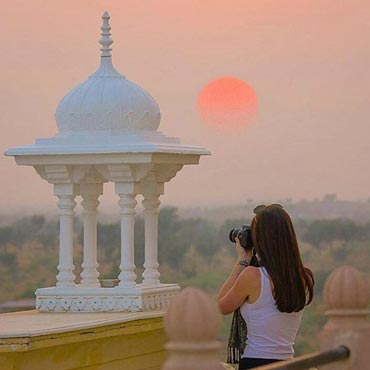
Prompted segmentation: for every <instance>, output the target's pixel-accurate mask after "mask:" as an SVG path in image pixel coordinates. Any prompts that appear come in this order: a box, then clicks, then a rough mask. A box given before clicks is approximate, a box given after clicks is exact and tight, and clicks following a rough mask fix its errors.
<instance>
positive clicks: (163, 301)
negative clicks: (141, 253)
mask: <svg viewBox="0 0 370 370" xmlns="http://www.w3.org/2000/svg"><path fill="white" fill-rule="evenodd" d="M179 291H180V286H179V285H177V284H158V285H154V286H147V285H143V284H137V285H136V286H134V287H127V288H126V287H125V288H121V287H114V288H85V287H81V286H79V285H77V286H76V287H71V288H60V287H51V288H41V289H37V290H36V309H37V310H39V311H40V312H138V311H155V310H165V309H166V308H167V307H168V306H169V303H170V301H171V298H172V297H173V296H175V295H176V294H178V293H179Z"/></svg>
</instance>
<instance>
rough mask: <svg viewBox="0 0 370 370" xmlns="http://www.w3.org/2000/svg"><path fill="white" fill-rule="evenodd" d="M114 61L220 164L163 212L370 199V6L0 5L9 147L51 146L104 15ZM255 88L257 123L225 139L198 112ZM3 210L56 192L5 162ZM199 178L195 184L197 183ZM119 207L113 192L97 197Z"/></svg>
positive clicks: (190, 1)
mask: <svg viewBox="0 0 370 370" xmlns="http://www.w3.org/2000/svg"><path fill="white" fill-rule="evenodd" d="M104 10H108V11H109V12H110V15H111V26H112V38H113V40H114V44H113V45H112V47H113V63H114V65H115V66H116V68H117V69H118V70H119V71H120V72H121V73H122V74H124V75H125V76H126V77H127V78H128V79H130V80H131V81H133V82H136V83H138V84H139V85H141V86H142V87H144V88H145V89H146V90H148V91H149V92H150V93H151V94H152V95H153V96H154V97H155V99H156V100H157V102H158V104H159V106H160V108H161V111H162V121H161V125H160V131H162V132H163V133H165V134H166V135H170V136H177V137H180V138H181V139H182V141H183V142H184V143H188V144H198V145H201V146H205V147H207V148H208V149H210V150H211V151H212V153H213V155H212V156H211V157H209V158H204V159H203V160H201V163H200V165H199V166H189V167H186V168H185V169H183V170H182V171H181V172H180V173H179V174H178V175H177V177H176V178H175V179H174V180H172V182H171V183H170V184H168V185H167V186H166V193H165V196H164V197H163V198H162V202H163V203H164V204H172V205H179V206H184V205H191V206H194V205H197V204H200V205H202V206H204V205H212V206H213V205H221V204H227V203H230V204H232V203H236V202H238V201H240V202H244V201H245V200H246V199H248V198H252V199H268V200H276V199H284V198H288V197H290V198H293V199H303V198H306V199H311V198H314V197H322V196H323V195H324V194H327V193H336V194H337V195H338V196H339V197H340V198H344V199H364V200H365V199H368V198H369V197H370V171H369V168H368V157H369V150H370V144H369V137H370V135H369V134H370V125H369V122H368V120H369V115H370V104H369V103H370V102H369V96H370V73H369V65H370V47H369V44H370V2H368V1H363V0H352V1H340V0H325V1H324V0H316V1H312V0H310V1H302V0H280V1H264V0H258V1H257V0H254V1H247V0H238V1H225V0H222V1H221V0H218V1H217V0H201V1H200V0H186V1H185V0H176V1H173V0H165V1H161V0H156V1H153V0H145V1H136V2H134V1H119V0H115V1H113V0H111V1H109V0H107V1H101V0H100V1H97V0H75V1H71V0H64V1H59V0H58V1H41V0H33V1H25V0H23V1H19V0H12V1H9V2H7V3H4V4H2V32H1V34H0V41H1V45H2V48H3V53H2V54H3V56H2V58H1V60H0V71H1V72H0V117H1V118H0V125H1V135H0V147H1V150H2V151H4V150H5V149H7V148H9V147H13V146H17V145H23V144H31V143H33V142H34V140H35V138H36V137H49V136H52V135H54V134H55V132H56V125H55V121H54V111H55V108H56V106H57V104H58V102H59V101H60V100H61V98H62V97H63V96H64V95H65V94H66V93H67V92H68V91H69V90H70V89H71V88H72V87H74V86H75V85H76V84H78V83H80V82H82V81H83V80H85V79H86V78H87V77H88V76H89V75H90V74H91V73H92V72H94V71H95V69H96V68H97V66H98V63H99V50H98V49H99V46H98V39H99V37H100V35H99V32H100V23H101V19H100V17H101V14H102V13H103V11H104ZM222 76H234V77H237V78H240V79H242V80H244V81H246V82H247V83H248V84H249V85H251V86H253V88H254V90H255V91H256V94H257V96H258V103H259V112H258V114H257V117H256V119H255V121H254V122H253V124H252V125H250V126H249V127H248V128H247V129H245V130H241V131H240V130H239V131H237V132H231V131H230V132H229V133H226V134H225V132H218V131H217V130H214V129H212V128H210V127H209V126H207V125H204V124H202V122H200V119H199V117H198V114H197V108H196V100H197V96H198V93H199V91H200V90H201V89H202V87H204V86H205V85H206V84H207V83H209V82H210V81H212V80H214V79H215V78H217V77H222ZM0 169H1V173H2V181H1V192H0V210H3V211H6V210H7V209H9V208H11V209H13V208H21V207H23V206H26V207H27V208H28V209H30V208H32V209H35V210H37V209H39V208H40V207H50V206H52V205H53V204H54V202H55V199H54V197H53V195H52V188H51V185H49V184H48V183H46V182H44V181H43V180H41V179H40V178H39V177H38V175H37V174H36V173H35V172H34V170H33V169H32V168H28V167H21V166H16V164H15V162H14V159H13V158H6V157H4V156H2V157H1V160H0ZM194 178H197V180H198V182H197V183H195V182H194ZM102 201H103V203H104V204H105V205H106V206H107V207H111V204H113V202H115V201H116V198H115V196H114V194H113V191H112V187H111V186H107V189H106V196H105V197H103V198H102Z"/></svg>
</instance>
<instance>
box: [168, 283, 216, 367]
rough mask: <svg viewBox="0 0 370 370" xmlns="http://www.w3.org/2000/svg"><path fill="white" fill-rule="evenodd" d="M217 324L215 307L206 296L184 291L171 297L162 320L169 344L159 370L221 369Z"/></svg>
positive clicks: (212, 301) (193, 290) (214, 303)
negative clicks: (164, 359)
mask: <svg viewBox="0 0 370 370" xmlns="http://www.w3.org/2000/svg"><path fill="white" fill-rule="evenodd" d="M205 318H206V320H205ZM219 324H220V314H219V310H218V307H217V304H216V302H215V301H214V300H213V299H212V298H211V297H209V296H208V295H207V294H206V293H203V292H202V291H201V290H199V289H196V288H186V289H184V290H183V291H182V292H181V293H180V294H179V295H177V296H176V297H174V298H173V299H172V300H171V303H170V306H169V308H168V309H167V311H166V316H165V318H164V326H165V330H166V333H167V336H168V338H169V341H168V343H167V344H166V346H165V348H166V350H167V352H168V356H167V360H166V362H165V364H164V366H163V370H177V369H180V368H181V370H205V369H207V370H208V369H209V370H221V369H223V367H222V365H221V363H220V362H219V359H218V355H219V350H220V343H219V342H218V341H217V335H218V328H219ZM179 364H181V366H179Z"/></svg>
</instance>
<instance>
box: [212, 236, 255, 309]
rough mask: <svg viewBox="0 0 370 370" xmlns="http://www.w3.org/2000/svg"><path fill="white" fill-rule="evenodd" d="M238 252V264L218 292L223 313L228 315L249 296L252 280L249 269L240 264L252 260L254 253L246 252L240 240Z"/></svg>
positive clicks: (237, 242)
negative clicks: (249, 286)
mask: <svg viewBox="0 0 370 370" xmlns="http://www.w3.org/2000/svg"><path fill="white" fill-rule="evenodd" d="M236 252H237V255H238V259H237V262H236V263H235V264H234V267H233V269H232V271H231V273H230V275H229V277H228V278H227V280H226V281H225V283H224V284H223V285H222V287H221V289H220V290H219V292H218V303H219V307H220V310H221V312H222V313H223V314H224V315H227V314H229V313H231V312H233V311H234V310H235V309H236V308H238V307H239V306H240V305H241V304H242V303H243V302H244V301H245V299H246V298H247V296H248V285H249V284H248V281H249V280H250V274H251V272H250V271H249V272H248V270H250V268H249V267H247V268H246V267H245V266H242V265H240V264H239V262H240V261H243V260H244V261H247V262H248V263H249V262H250V260H251V259H252V251H251V250H249V251H247V250H245V249H244V248H242V247H241V246H240V242H239V239H236Z"/></svg>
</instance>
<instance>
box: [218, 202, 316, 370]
mask: <svg viewBox="0 0 370 370" xmlns="http://www.w3.org/2000/svg"><path fill="white" fill-rule="evenodd" d="M255 213H256V216H255V218H254V219H253V221H252V239H253V245H254V248H255V251H256V253H257V257H258V258H259V261H260V266H261V267H254V266H248V264H249V262H250V260H251V258H252V251H251V250H246V249H244V248H242V247H241V246H240V242H239V240H238V239H236V251H237V255H238V260H237V262H236V263H235V265H234V267H233V269H232V272H231V274H230V276H229V278H228V279H227V280H226V282H225V283H224V285H223V286H222V287H221V289H220V291H219V295H218V303H219V307H220V310H221V312H222V314H224V315H228V314H230V313H232V312H234V311H235V310H236V309H237V308H240V312H241V315H242V317H243V318H244V320H245V321H246V323H247V327H248V340H247V346H246V348H245V350H244V353H243V354H242V355H241V360H240V362H239V370H244V369H251V368H253V367H256V366H262V365H265V364H269V363H272V362H275V361H280V360H287V359H290V358H292V357H293V356H294V350H293V344H294V340H295V337H296V334H297V331H298V328H299V325H300V322H301V318H302V313H303V308H304V307H305V306H306V305H308V304H309V303H310V302H311V301H312V298H313V284H314V280H313V275H312V272H311V271H310V270H309V269H308V268H306V267H304V266H303V264H302V260H301V256H300V253H299V249H298V243H297V238H296V235H295V232H294V228H293V225H292V221H291V219H290V217H289V215H288V213H287V212H286V211H285V210H284V209H283V208H282V207H281V206H280V205H276V204H275V205H270V206H259V207H256V208H255Z"/></svg>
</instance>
